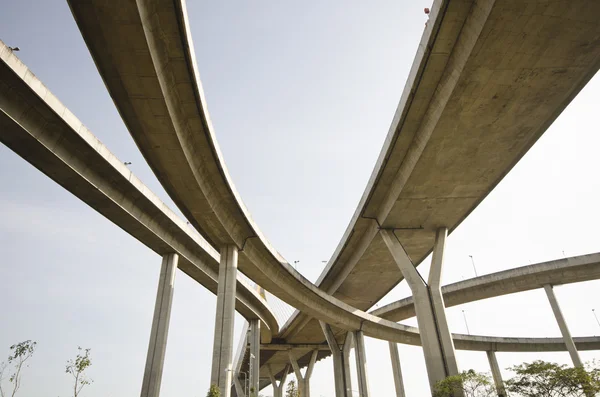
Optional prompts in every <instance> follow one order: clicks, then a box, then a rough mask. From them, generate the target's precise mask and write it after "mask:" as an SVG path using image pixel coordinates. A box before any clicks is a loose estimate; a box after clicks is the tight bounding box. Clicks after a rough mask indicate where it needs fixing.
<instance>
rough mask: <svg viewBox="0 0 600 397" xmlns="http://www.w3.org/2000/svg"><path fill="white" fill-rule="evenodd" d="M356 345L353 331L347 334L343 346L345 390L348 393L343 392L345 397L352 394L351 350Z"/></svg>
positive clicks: (350, 396)
mask: <svg viewBox="0 0 600 397" xmlns="http://www.w3.org/2000/svg"><path fill="white" fill-rule="evenodd" d="M353 346H354V335H353V334H352V332H348V333H347V334H346V340H345V341H344V347H343V348H342V365H343V367H344V390H345V392H346V394H345V395H344V394H342V396H345V397H353V396H352V372H351V371H350V351H351V350H352V347H353Z"/></svg>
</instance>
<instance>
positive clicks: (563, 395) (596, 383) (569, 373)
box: [506, 360, 600, 397]
mask: <svg viewBox="0 0 600 397" xmlns="http://www.w3.org/2000/svg"><path fill="white" fill-rule="evenodd" d="M510 369H511V370H512V371H514V372H515V374H516V376H515V377H514V378H512V379H509V380H508V381H507V382H506V390H507V391H508V392H510V393H515V394H517V395H519V396H523V397H583V396H595V395H596V394H597V393H600V369H599V368H598V366H597V365H596V364H595V363H593V364H591V365H590V364H588V369H584V368H579V367H568V366H566V365H559V364H556V363H549V362H545V361H542V360H537V361H534V362H532V363H523V364H521V365H516V366H514V367H512V368H510Z"/></svg>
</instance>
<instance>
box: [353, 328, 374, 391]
mask: <svg viewBox="0 0 600 397" xmlns="http://www.w3.org/2000/svg"><path fill="white" fill-rule="evenodd" d="M352 333H353V334H354V343H355V345H356V346H355V348H354V352H355V354H356V372H357V378H358V393H359V395H360V397H369V396H370V393H369V376H368V375H367V355H366V352H365V338H364V335H363V332H362V331H354V332H352Z"/></svg>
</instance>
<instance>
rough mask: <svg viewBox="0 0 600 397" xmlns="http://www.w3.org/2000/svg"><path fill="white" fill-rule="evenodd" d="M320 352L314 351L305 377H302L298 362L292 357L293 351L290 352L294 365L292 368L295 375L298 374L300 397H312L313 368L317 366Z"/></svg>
mask: <svg viewBox="0 0 600 397" xmlns="http://www.w3.org/2000/svg"><path fill="white" fill-rule="evenodd" d="M318 353H319V351H318V350H313V352H312V354H311V356H310V361H309V363H308V367H307V368H306V372H305V373H304V376H302V372H300V366H299V365H298V361H296V359H295V358H294V356H293V355H292V351H291V350H288V354H289V356H290V362H291V363H292V367H293V368H294V373H295V374H296V379H297V380H298V396H299V397H310V376H311V375H312V371H313V368H314V366H315V362H316V361H317V354H318Z"/></svg>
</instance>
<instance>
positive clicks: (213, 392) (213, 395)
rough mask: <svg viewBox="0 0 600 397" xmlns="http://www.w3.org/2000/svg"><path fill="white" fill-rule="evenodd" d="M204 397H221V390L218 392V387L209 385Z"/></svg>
mask: <svg viewBox="0 0 600 397" xmlns="http://www.w3.org/2000/svg"><path fill="white" fill-rule="evenodd" d="M206 397H221V390H219V386H217V385H210V389H208V394H207V395H206Z"/></svg>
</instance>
